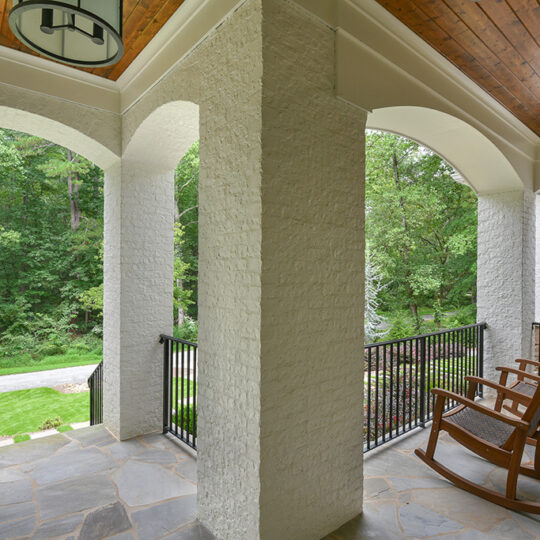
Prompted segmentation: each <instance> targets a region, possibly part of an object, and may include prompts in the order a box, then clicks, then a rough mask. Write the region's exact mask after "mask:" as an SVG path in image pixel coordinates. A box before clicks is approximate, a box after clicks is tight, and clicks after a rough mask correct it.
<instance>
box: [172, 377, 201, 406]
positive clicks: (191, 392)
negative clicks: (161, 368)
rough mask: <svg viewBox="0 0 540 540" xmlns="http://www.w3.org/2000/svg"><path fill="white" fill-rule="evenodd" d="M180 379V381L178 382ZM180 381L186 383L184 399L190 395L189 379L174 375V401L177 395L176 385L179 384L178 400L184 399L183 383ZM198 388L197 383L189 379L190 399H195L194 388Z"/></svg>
mask: <svg viewBox="0 0 540 540" xmlns="http://www.w3.org/2000/svg"><path fill="white" fill-rule="evenodd" d="M177 381H178V382H177ZM180 381H183V384H184V399H187V397H188V394H187V392H188V379H180V378H178V379H177V378H176V377H173V388H172V401H173V403H174V400H175V399H174V398H175V397H176V385H177V384H178V401H180V400H181V399H182V383H181V382H180ZM194 388H195V390H196V388H197V385H196V384H195V383H194V382H193V381H189V399H190V400H192V399H193V390H194Z"/></svg>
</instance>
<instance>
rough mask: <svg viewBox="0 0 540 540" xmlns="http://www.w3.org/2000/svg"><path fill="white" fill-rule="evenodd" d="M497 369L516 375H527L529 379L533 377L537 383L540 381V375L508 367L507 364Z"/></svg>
mask: <svg viewBox="0 0 540 540" xmlns="http://www.w3.org/2000/svg"><path fill="white" fill-rule="evenodd" d="M495 369H497V371H503V372H506V373H513V374H514V375H519V376H521V377H526V378H527V379H531V380H532V381H535V382H537V383H539V382H540V377H539V376H538V375H533V374H532V373H529V372H528V371H522V370H521V369H516V368H511V367H506V366H498V367H497V368H495Z"/></svg>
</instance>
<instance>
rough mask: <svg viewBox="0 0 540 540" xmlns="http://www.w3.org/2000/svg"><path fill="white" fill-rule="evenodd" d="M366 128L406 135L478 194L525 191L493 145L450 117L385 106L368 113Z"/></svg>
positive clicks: (411, 108) (507, 162)
mask: <svg viewBox="0 0 540 540" xmlns="http://www.w3.org/2000/svg"><path fill="white" fill-rule="evenodd" d="M367 127H368V128H370V129H380V130H383V131H389V132H392V133H396V134H398V135H403V136H404V137H407V138H409V139H413V140H415V141H417V142H419V143H420V144H422V145H424V146H426V147H428V148H431V149H432V150H433V151H434V152H436V153H437V154H439V155H440V156H441V157H443V158H444V159H445V160H446V161H447V162H448V163H450V164H451V165H452V166H453V167H454V169H456V171H458V172H459V173H460V174H461V175H462V176H463V177H464V178H465V180H466V182H467V183H468V184H469V185H470V186H471V187H472V188H473V189H474V191H475V192H476V193H477V194H479V195H482V194H487V193H497V192H504V191H515V190H519V189H523V188H524V186H523V182H522V181H521V179H520V177H519V175H518V173H517V172H516V170H515V169H514V167H513V166H512V165H511V164H510V162H509V161H508V159H507V158H506V156H505V155H504V154H503V153H502V152H501V151H500V150H499V149H498V148H497V147H496V146H495V145H494V144H493V142H491V141H490V140H489V139H488V138H487V137H486V136H485V135H483V134H482V133H481V132H480V131H478V130H477V129H475V128H474V127H472V126H471V125H470V124H467V123H466V122H464V121H463V120H460V119H459V118H456V117H455V116H452V115H450V114H447V113H444V112H441V111H438V110H435V109H429V108H426V107H409V106H406V107H405V106H403V107H385V108H381V109H375V110H374V111H373V112H371V113H369V114H368V118H367Z"/></svg>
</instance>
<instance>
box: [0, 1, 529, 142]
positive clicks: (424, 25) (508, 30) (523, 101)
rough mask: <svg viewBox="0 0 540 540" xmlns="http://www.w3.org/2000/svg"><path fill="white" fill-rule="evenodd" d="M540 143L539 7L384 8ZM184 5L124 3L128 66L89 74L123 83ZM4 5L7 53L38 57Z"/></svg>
mask: <svg viewBox="0 0 540 540" xmlns="http://www.w3.org/2000/svg"><path fill="white" fill-rule="evenodd" d="M377 1H378V2H379V4H381V5H382V6H383V7H385V8H386V9H387V10H388V11H390V12H391V13H392V14H393V15H395V16H396V17H397V18H398V19H399V20H400V21H401V22H403V23H404V24H405V25H407V26H408V27H409V28H410V29H411V30H413V31H414V32H416V33H417V34H418V35H419V36H420V37H422V38H423V39H424V40H425V41H427V43H429V44H430V45H431V46H432V47H434V48H435V49H436V50H437V51H439V52H440V53H441V54H442V55H443V56H445V57H446V58H447V59H448V60H450V61H451V62H452V63H453V64H455V65H456V66H457V67H458V68H459V69H460V70H461V71H463V72H464V73H465V74H466V75H468V76H469V77H470V78H471V79H472V80H473V81H475V82H476V83H477V84H478V85H480V86H481V87H482V88H483V89H484V90H486V91H487V92H488V93H489V94H491V95H492V96H493V97H494V98H495V99H496V100H498V101H499V102H500V103H501V104H502V105H504V106H505V107H506V108H507V109H508V110H510V111H511V112H512V113H513V114H514V115H515V116H516V117H517V118H519V119H520V120H521V121H522V122H523V123H524V124H525V125H526V126H528V127H529V128H530V129H531V130H533V131H534V132H535V133H536V134H537V135H540V0H480V1H477V2H474V1H472V0H377ZM182 2H183V0H124V44H125V53H124V56H123V58H122V59H121V60H120V61H119V62H118V63H117V64H115V65H112V66H107V67H104V68H91V69H85V68H81V69H84V70H85V71H89V72H91V73H94V74H96V75H99V76H101V77H106V78H108V79H112V80H116V79H118V77H119V76H120V75H121V74H122V73H123V72H124V70H125V69H126V68H127V67H128V66H129V64H130V63H131V62H132V61H133V60H134V59H135V57H136V56H137V55H138V54H139V52H141V51H142V50H143V49H144V47H145V46H146V45H147V44H148V42H149V41H150V40H151V39H152V37H154V35H155V34H156V33H157V32H158V30H159V29H160V28H161V27H162V26H163V25H164V24H165V22H167V20H168V19H169V18H170V16H171V15H172V14H173V13H174V12H175V11H176V10H177V9H178V7H179V6H180V5H181V4H182ZM10 9H11V0H0V45H4V46H6V47H11V48H13V49H19V50H22V51H24V52H28V53H30V54H34V55H35V54H36V53H34V52H33V51H31V50H30V49H28V48H27V47H25V46H24V45H22V44H21V43H20V42H19V41H18V40H17V39H16V38H15V36H14V35H13V33H12V32H11V30H10V28H9V25H8V13H9V10H10Z"/></svg>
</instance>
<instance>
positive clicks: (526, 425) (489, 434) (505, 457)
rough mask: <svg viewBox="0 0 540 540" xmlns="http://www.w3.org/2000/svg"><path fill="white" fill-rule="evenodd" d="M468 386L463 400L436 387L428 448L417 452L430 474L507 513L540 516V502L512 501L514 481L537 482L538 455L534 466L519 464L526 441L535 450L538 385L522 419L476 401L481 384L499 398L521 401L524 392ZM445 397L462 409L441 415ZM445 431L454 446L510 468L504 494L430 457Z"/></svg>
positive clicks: (475, 384) (482, 381)
mask: <svg viewBox="0 0 540 540" xmlns="http://www.w3.org/2000/svg"><path fill="white" fill-rule="evenodd" d="M466 380H467V381H468V383H469V390H468V393H467V397H464V396H461V395H458V394H454V393H453V392H448V391H447V390H442V389H440V388H435V389H433V390H432V393H433V394H434V395H435V396H436V403H435V409H434V412H433V424H432V427H431V433H430V436H429V441H428V446H427V450H425V451H424V450H422V449H420V448H417V449H416V450H415V454H416V455H417V456H418V457H419V458H420V459H421V460H422V461H424V463H426V464H427V465H429V466H430V467H431V468H432V469H433V470H434V471H436V472H438V473H439V474H441V475H442V476H444V477H445V478H446V479H447V480H450V481H451V482H453V483H454V484H455V485H456V486H458V487H460V488H462V489H464V490H466V491H469V492H470V493H473V494H474V495H478V496H480V497H482V498H484V499H486V500H488V501H491V502H493V503H496V504H499V505H501V506H504V507H506V508H509V509H511V510H517V511H520V512H530V513H533V514H540V502H532V501H524V500H519V499H517V498H516V488H517V479H518V476H519V474H525V475H527V476H531V477H533V478H538V479H540V451H536V452H535V458H534V465H533V466H532V467H531V466H527V465H522V464H521V461H522V457H523V450H524V448H525V443H526V441H527V438H528V437H532V438H533V439H534V444H535V445H536V447H538V440H539V437H538V433H537V428H538V424H539V422H540V387H537V388H536V390H535V392H534V394H533V396H532V398H530V402H529V404H528V406H527V409H526V410H525V412H524V413H523V414H522V415H521V418H516V419H515V418H510V417H508V416H505V415H503V414H502V413H500V412H499V411H496V410H492V409H490V408H488V407H485V406H483V405H480V404H479V403H476V402H475V401H474V395H475V392H476V389H477V387H478V385H479V384H482V385H485V386H489V387H490V388H493V389H494V390H496V391H497V394H498V399H501V401H503V400H504V399H510V400H512V401H514V402H515V401H518V400H520V401H519V402H521V401H522V400H523V394H520V393H519V392H516V391H515V390H513V389H511V388H508V387H505V386H502V385H500V384H497V383H493V382H491V381H487V380H485V379H481V378H479V377H466ZM446 399H451V400H454V401H456V402H458V403H460V405H459V406H458V407H456V408H455V409H452V410H451V411H449V412H447V413H445V414H443V409H444V403H445V400H446ZM441 430H444V431H447V432H448V434H449V435H450V436H451V437H452V438H453V439H455V440H456V441H457V442H459V443H460V444H462V445H463V446H465V447H466V448H468V449H469V450H471V451H472V452H474V453H475V454H477V455H479V456H480V457H483V458H484V459H487V460H488V461H490V462H491V463H493V464H494V465H497V466H499V467H503V468H505V469H507V470H508V473H507V480H506V493H505V494H504V495H503V494H501V493H499V492H497V491H494V490H491V489H488V488H486V487H484V486H481V485H479V484H475V483H474V482H471V481H470V480H467V479H466V478H464V477H462V476H460V475H459V474H457V473H456V472H454V471H452V470H450V469H448V468H447V467H445V466H444V465H442V464H441V463H439V462H438V461H436V460H435V459H434V454H435V449H436V446H437V440H438V436H439V432H440V431H441Z"/></svg>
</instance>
